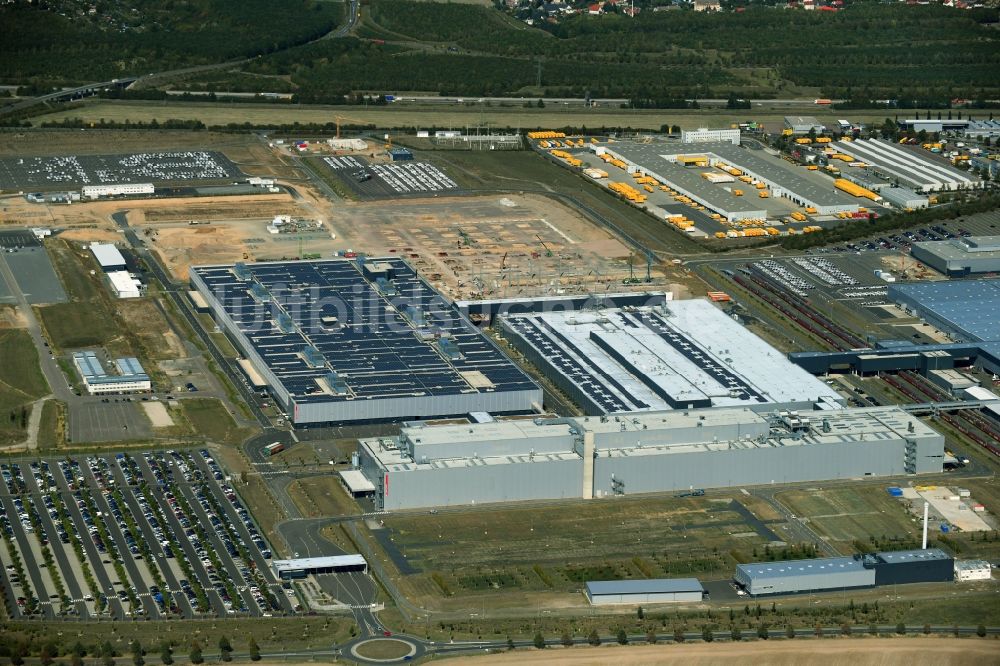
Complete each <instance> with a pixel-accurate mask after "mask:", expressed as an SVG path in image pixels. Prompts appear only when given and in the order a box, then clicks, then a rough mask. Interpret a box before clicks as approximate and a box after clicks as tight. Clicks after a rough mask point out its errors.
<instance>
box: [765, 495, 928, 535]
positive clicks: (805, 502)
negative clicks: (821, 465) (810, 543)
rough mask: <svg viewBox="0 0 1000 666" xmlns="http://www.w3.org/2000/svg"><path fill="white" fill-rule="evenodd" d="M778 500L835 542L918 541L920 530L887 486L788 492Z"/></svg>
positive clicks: (779, 496)
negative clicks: (873, 540) (872, 538)
mask: <svg viewBox="0 0 1000 666" xmlns="http://www.w3.org/2000/svg"><path fill="white" fill-rule="evenodd" d="M776 497H777V499H778V501H780V502H781V503H782V504H784V505H786V506H787V507H788V508H790V509H791V510H792V513H794V514H795V515H797V516H804V517H807V518H808V519H809V525H810V526H811V527H812V528H813V529H814V530H816V531H817V532H818V533H820V534H821V535H824V536H827V537H829V538H830V539H831V540H833V541H838V542H842V543H846V544H850V543H851V542H852V541H853V540H854V539H858V540H861V541H864V542H867V541H868V540H869V539H870V538H871V537H875V538H877V539H881V538H882V537H887V538H893V537H897V538H915V537H917V536H918V532H919V526H918V525H917V523H914V522H913V521H912V520H911V519H910V517H909V516H908V515H907V514H906V511H905V510H904V508H903V504H902V502H900V501H899V500H896V499H893V498H892V497H890V496H889V494H888V493H887V492H886V490H885V487H884V486H881V485H879V486H863V487H858V486H852V487H845V488H827V489H822V490H810V489H805V490H798V489H796V490H788V491H785V492H782V493H778V494H777V496H776Z"/></svg>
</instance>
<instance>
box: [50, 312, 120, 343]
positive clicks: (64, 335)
mask: <svg viewBox="0 0 1000 666" xmlns="http://www.w3.org/2000/svg"><path fill="white" fill-rule="evenodd" d="M37 312H38V315H39V318H40V319H41V323H42V326H43V327H44V328H45V333H46V337H48V339H49V342H50V343H51V344H52V346H53V347H54V348H55V349H57V350H61V351H67V350H71V349H82V348H84V347H100V346H105V345H111V346H113V347H117V345H115V342H116V341H120V340H121V336H120V332H119V329H118V327H117V326H116V325H115V320H114V319H113V318H112V317H110V316H109V314H108V313H107V312H106V311H104V309H103V308H101V307H100V306H99V305H97V304H94V303H83V302H72V303H55V304H53V305H46V306H45V307H41V308H37Z"/></svg>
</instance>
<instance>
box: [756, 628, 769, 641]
mask: <svg viewBox="0 0 1000 666" xmlns="http://www.w3.org/2000/svg"><path fill="white" fill-rule="evenodd" d="M770 637H771V630H770V629H768V628H767V625H766V624H762V625H760V626H759V627H757V638H759V639H761V640H764V641H766V640H767V639H768V638H770Z"/></svg>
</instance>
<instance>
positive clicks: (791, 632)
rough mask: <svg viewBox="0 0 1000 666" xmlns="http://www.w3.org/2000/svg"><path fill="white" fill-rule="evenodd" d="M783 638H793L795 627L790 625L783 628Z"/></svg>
mask: <svg viewBox="0 0 1000 666" xmlns="http://www.w3.org/2000/svg"><path fill="white" fill-rule="evenodd" d="M785 638H795V627H793V626H792V625H788V626H787V627H785Z"/></svg>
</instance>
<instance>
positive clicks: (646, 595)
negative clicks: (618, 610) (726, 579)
mask: <svg viewBox="0 0 1000 666" xmlns="http://www.w3.org/2000/svg"><path fill="white" fill-rule="evenodd" d="M584 594H586V595H587V601H589V602H590V603H591V604H592V605H594V606H608V605H620V604H663V603H700V602H701V600H702V599H703V598H704V596H705V588H704V587H703V586H702V584H701V581H699V580H698V579H697V578H657V579H653V580H590V581H587V584H586V585H585V586H584Z"/></svg>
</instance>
